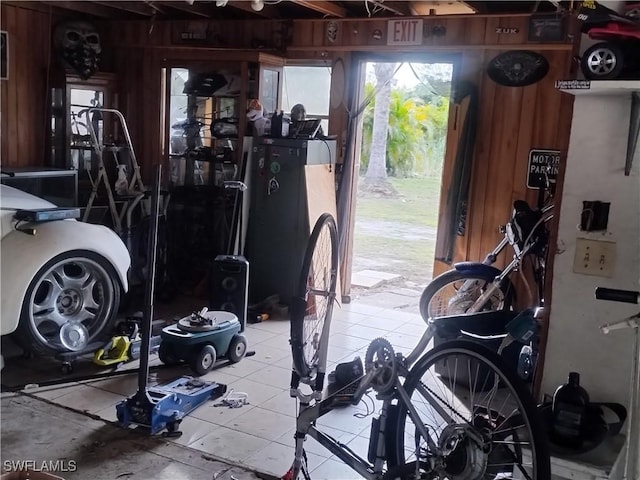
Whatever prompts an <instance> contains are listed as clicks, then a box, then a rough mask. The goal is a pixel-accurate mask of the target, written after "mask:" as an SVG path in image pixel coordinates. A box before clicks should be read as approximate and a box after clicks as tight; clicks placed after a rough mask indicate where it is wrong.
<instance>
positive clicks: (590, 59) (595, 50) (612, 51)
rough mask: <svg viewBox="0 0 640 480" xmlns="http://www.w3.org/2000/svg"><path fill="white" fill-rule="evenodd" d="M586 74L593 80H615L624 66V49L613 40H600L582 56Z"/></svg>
mask: <svg viewBox="0 0 640 480" xmlns="http://www.w3.org/2000/svg"><path fill="white" fill-rule="evenodd" d="M580 67H581V69H582V73H583V74H584V76H585V77H586V78H588V79H591V80H613V79H615V78H618V77H619V76H620V74H621V73H622V70H623V68H624V54H623V53H622V49H621V48H620V47H618V46H617V45H616V44H615V43H612V42H600V43H596V44H595V45H592V46H591V47H589V48H587V49H586V50H585V52H584V54H583V55H582V57H581V58H580Z"/></svg>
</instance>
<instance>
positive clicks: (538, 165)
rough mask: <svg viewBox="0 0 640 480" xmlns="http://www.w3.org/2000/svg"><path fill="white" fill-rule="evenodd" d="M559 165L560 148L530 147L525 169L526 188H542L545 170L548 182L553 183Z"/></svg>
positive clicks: (556, 176)
mask: <svg viewBox="0 0 640 480" xmlns="http://www.w3.org/2000/svg"><path fill="white" fill-rule="evenodd" d="M559 167H560V150H542V149H535V148H534V149H531V150H530V151H529V168H528V169H527V188H544V187H545V183H546V182H545V172H546V175H547V177H548V178H549V183H550V184H552V185H555V183H556V180H557V178H558V169H559Z"/></svg>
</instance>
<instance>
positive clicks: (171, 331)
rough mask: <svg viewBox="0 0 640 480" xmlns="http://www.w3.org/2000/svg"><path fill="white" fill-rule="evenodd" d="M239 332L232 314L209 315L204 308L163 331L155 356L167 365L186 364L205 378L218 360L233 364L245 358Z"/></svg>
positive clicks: (212, 313) (243, 343) (243, 345)
mask: <svg viewBox="0 0 640 480" xmlns="http://www.w3.org/2000/svg"><path fill="white" fill-rule="evenodd" d="M240 330H241V324H240V321H239V320H238V317H237V316H236V315H235V314H233V313H231V312H223V311H211V312H209V311H207V309H206V308H204V309H202V310H201V311H200V312H198V313H195V312H194V313H192V314H191V315H189V316H187V317H184V318H182V319H180V321H179V322H178V323H177V324H175V325H170V326H168V327H165V328H163V329H162V341H161V343H160V348H159V349H158V357H159V358H160V361H161V362H162V363H164V364H166V365H175V364H178V363H180V362H182V361H185V362H187V363H188V364H189V366H190V367H191V370H193V371H194V372H195V373H196V374H197V375H204V374H206V373H207V372H209V371H210V370H211V369H212V368H213V366H214V365H215V363H216V360H217V358H218V357H225V358H226V359H227V360H229V361H230V362H232V363H237V362H239V361H240V360H242V359H243V358H244V356H245V354H246V353H247V339H246V338H245V336H244V335H242V334H241V333H240Z"/></svg>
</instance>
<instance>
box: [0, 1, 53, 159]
mask: <svg viewBox="0 0 640 480" xmlns="http://www.w3.org/2000/svg"><path fill="white" fill-rule="evenodd" d="M0 18H1V20H0V28H1V29H2V30H6V31H7V32H8V37H9V68H8V71H9V78H8V80H1V81H0V98H1V101H2V104H1V107H0V108H1V109H2V115H1V117H2V118H1V124H0V129H1V134H0V154H1V155H2V158H1V159H0V161H1V162H2V165H5V166H14V167H16V166H38V165H46V164H47V162H48V155H47V154H46V151H45V149H46V142H45V140H46V137H47V132H48V131H49V124H48V122H47V115H48V112H47V100H48V95H47V93H48V88H47V82H48V80H49V76H48V72H49V63H50V61H51V58H50V55H49V52H50V38H51V28H52V25H54V24H55V19H54V18H53V17H52V16H50V15H49V14H47V13H42V12H37V11H33V10H27V9H24V8H18V7H16V6H10V5H1V6H0Z"/></svg>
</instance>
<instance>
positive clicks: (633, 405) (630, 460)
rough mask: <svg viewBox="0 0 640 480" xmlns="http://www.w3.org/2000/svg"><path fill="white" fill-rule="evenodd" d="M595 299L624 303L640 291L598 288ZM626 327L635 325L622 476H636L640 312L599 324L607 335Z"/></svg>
mask: <svg viewBox="0 0 640 480" xmlns="http://www.w3.org/2000/svg"><path fill="white" fill-rule="evenodd" d="M596 298H597V299H598V300H609V301H614V302H624V303H635V304H637V303H640V292H636V291H631V290H616V289H609V288H597V289H596ZM626 328H633V329H635V332H634V344H633V359H632V362H633V363H632V369H631V388H630V394H629V411H628V417H627V439H626V442H625V451H624V463H623V472H622V479H623V480H631V479H636V478H638V475H640V455H639V454H638V451H639V449H640V439H639V437H640V417H639V415H640V413H639V412H640V312H638V313H636V314H635V315H631V316H629V317H627V318H624V319H622V320H619V321H617V322H612V323H608V324H605V325H602V326H600V331H601V332H602V333H603V334H605V335H607V334H609V333H610V332H611V331H613V330H621V329H626Z"/></svg>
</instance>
